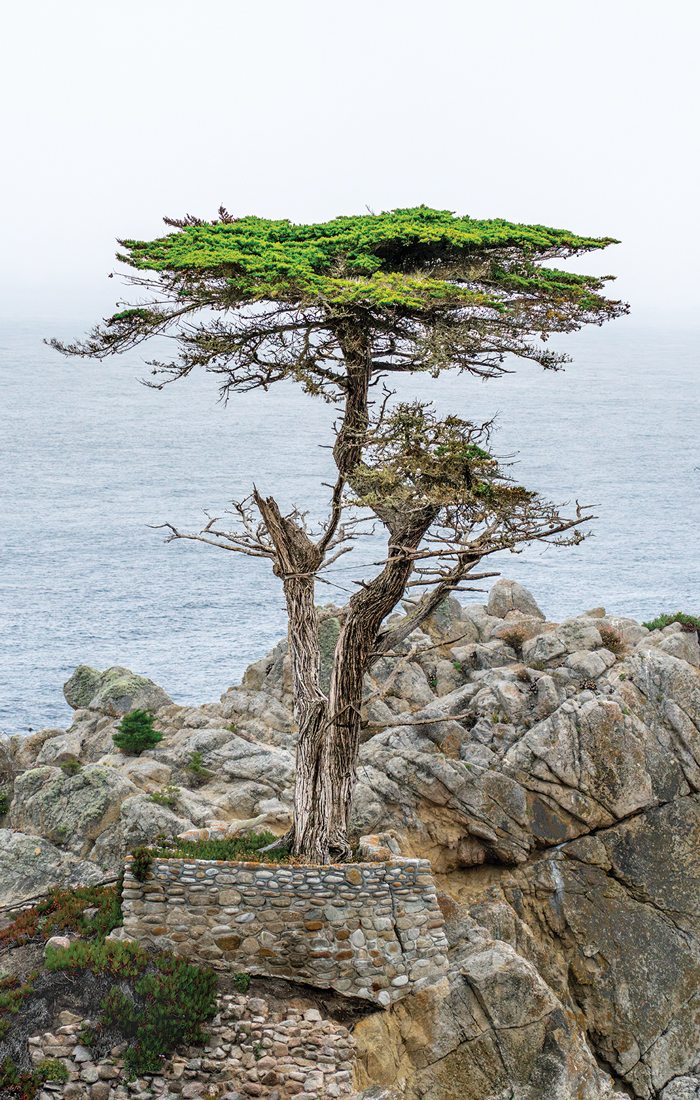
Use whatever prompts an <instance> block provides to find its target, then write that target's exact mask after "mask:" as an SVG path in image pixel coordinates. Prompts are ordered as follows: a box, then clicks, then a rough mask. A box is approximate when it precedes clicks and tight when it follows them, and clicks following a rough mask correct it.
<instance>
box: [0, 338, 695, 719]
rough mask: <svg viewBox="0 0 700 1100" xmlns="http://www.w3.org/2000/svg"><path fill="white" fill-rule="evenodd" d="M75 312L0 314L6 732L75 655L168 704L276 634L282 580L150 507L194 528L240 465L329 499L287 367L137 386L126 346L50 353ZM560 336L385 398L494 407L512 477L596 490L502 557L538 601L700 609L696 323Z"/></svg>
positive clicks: (303, 496) (488, 411)
mask: <svg viewBox="0 0 700 1100" xmlns="http://www.w3.org/2000/svg"><path fill="white" fill-rule="evenodd" d="M90 320H91V318H85V319H83V320H81V319H77V320H75V321H73V322H71V323H68V322H66V321H65V320H62V321H61V322H60V323H57V322H55V321H54V322H52V321H50V320H39V321H35V322H31V323H30V322H23V323H18V322H10V321H5V322H3V323H2V324H1V325H0V393H1V397H2V416H1V417H0V517H1V522H0V730H2V731H4V732H15V731H26V730H28V729H39V728H42V727H45V726H49V725H64V724H66V723H67V721H68V720H69V714H70V712H69V710H68V708H67V706H66V704H65V702H64V700H63V696H62V690H61V688H62V684H63V682H64V681H65V680H66V679H67V677H68V676H69V675H70V673H71V671H72V670H73V668H74V667H75V666H76V665H77V664H80V663H82V662H86V663H88V664H91V665H94V666H97V667H102V668H103V667H107V666H108V665H112V664H122V665H126V666H128V667H130V668H132V669H134V670H135V671H138V672H141V673H145V674H147V675H148V676H151V677H152V678H153V679H154V680H156V681H157V682H158V683H159V684H161V685H162V686H163V687H164V688H165V689H166V690H167V691H168V692H169V693H170V694H171V695H172V697H173V698H174V699H175V700H177V701H179V702H187V703H197V702H204V701H206V700H210V699H214V698H218V696H219V695H220V694H221V692H222V691H224V690H225V689H226V687H227V686H229V685H230V684H232V683H234V682H236V680H237V679H238V678H239V677H240V675H241V673H242V671H243V670H244V669H245V667H246V666H247V665H248V664H249V663H250V662H251V661H253V660H256V659H257V658H259V657H260V656H262V655H263V654H264V653H265V652H266V651H267V650H268V649H269V648H270V647H271V645H272V644H274V642H275V641H276V640H277V639H278V638H279V637H280V636H281V635H282V634H283V632H284V629H285V616H284V606H283V600H282V597H281V591H280V586H279V584H278V582H277V581H276V579H275V578H274V577H273V576H272V574H271V572H270V570H269V567H268V564H267V563H266V562H261V561H258V560H255V559H251V558H242V557H239V556H238V555H234V554H231V553H224V552H223V551H220V550H215V549H213V548H209V547H206V546H201V545H198V544H196V543H184V542H178V543H174V544H170V545H166V544H164V542H163V533H162V532H160V531H156V530H153V529H151V527H149V525H150V524H157V523H161V522H163V521H164V520H170V521H173V522H175V523H177V525H178V526H180V527H182V528H184V529H188V528H189V529H193V528H196V527H197V526H198V525H199V523H200V521H201V519H202V510H203V509H204V508H209V509H211V510H212V511H213V512H214V513H215V514H218V513H219V512H220V511H221V510H222V509H224V508H225V507H226V505H227V502H228V501H230V500H231V499H233V498H236V497H241V496H245V495H246V494H247V492H248V491H249V490H250V487H251V485H252V483H253V482H255V483H256V484H257V486H258V487H259V488H260V489H261V490H263V491H265V492H270V493H274V494H275V495H277V496H278V498H279V499H280V500H281V501H282V502H283V503H284V504H287V505H291V504H292V503H297V504H298V505H300V506H303V507H306V508H308V509H309V510H310V512H311V514H312V515H314V514H317V513H318V512H319V510H320V509H321V508H322V506H323V502H324V501H325V499H326V498H327V496H328V489H327V488H325V487H324V485H323V482H324V481H326V482H327V481H329V480H330V478H331V472H332V471H331V464H330V454H329V451H328V449H327V447H328V443H329V441H330V438H331V437H330V427H331V424H332V420H333V410H332V409H331V408H329V407H328V406H326V405H324V404H322V403H320V402H317V401H314V400H312V399H310V398H308V397H304V395H302V394H300V393H299V392H298V391H297V390H296V389H295V388H294V387H293V386H291V385H289V386H287V385H283V386H280V387H278V388H277V389H276V390H273V391H272V392H270V393H269V394H263V393H253V394H248V395H243V396H241V397H240V398H236V399H235V400H234V401H232V402H230V403H229V405H228V406H226V407H224V406H222V405H221V404H219V403H217V391H216V386H215V384H214V380H213V379H210V378H206V377H205V376H201V375H200V376H195V377H192V378H190V379H188V380H187V381H185V382H180V383H176V384H174V385H172V386H170V387H168V388H166V390H164V391H162V392H156V391H151V390H148V389H146V388H144V387H143V386H141V385H139V384H138V378H139V377H143V376H144V375H145V374H147V370H146V368H144V366H143V365H142V360H141V356H140V355H132V356H130V357H123V358H121V359H117V360H115V361H114V362H112V363H109V364H106V363H103V364H95V363H86V362H82V361H67V360H65V359H63V358H62V357H61V356H59V355H57V354H56V353H55V352H53V351H51V350H50V349H49V348H47V347H46V346H45V345H44V344H43V343H42V338H43V337H44V336H46V335H58V336H63V337H67V336H73V335H76V334H79V333H81V332H82V331H84V329H85V327H86V326H87V324H88V323H89V322H90ZM565 346H566V347H567V349H568V350H569V351H570V352H571V353H572V354H573V355H574V357H575V362H574V363H573V364H572V365H571V366H569V367H568V368H567V370H566V371H565V372H563V373H558V374H552V373H543V372H542V371H541V370H540V369H539V368H536V367H534V366H529V365H524V366H521V367H518V369H517V370H516V372H515V373H514V374H512V375H510V376H508V377H505V378H503V379H501V380H500V381H497V382H489V383H483V382H480V381H477V380H475V379H471V378H469V377H466V376H461V377H460V376H458V375H449V374H448V375H444V376H443V377H442V378H441V379H439V380H438V381H434V380H432V379H429V378H423V377H421V378H418V379H414V380H407V381H406V382H405V383H404V384H403V385H402V388H401V395H402V396H404V397H409V396H417V397H419V398H420V399H423V400H425V399H433V400H435V402H436V405H437V407H438V408H439V409H440V410H441V411H443V412H446V411H453V412H455V413H457V414H459V415H461V416H464V417H467V418H471V419H473V420H485V419H488V418H490V417H491V416H493V415H494V414H495V413H497V414H498V425H499V427H498V434H497V438H496V444H497V449H498V451H499V452H500V453H501V454H503V455H506V454H514V455H516V458H517V462H518V477H519V478H520V479H521V480H522V481H523V482H524V483H525V484H527V485H529V486H531V487H533V488H537V489H539V490H540V491H542V492H544V493H546V494H547V495H548V496H549V497H550V498H552V499H555V500H557V501H567V500H568V501H570V500H573V499H575V498H578V499H580V500H581V501H582V502H584V503H587V504H588V503H590V504H593V505H595V508H594V511H595V513H596V515H597V516H598V519H597V520H596V521H595V523H594V524H593V526H592V534H593V537H591V538H590V539H587V540H586V541H585V542H584V543H583V544H582V545H581V546H579V547H576V548H573V549H562V550H557V549H551V548H550V549H544V548H542V547H535V548H532V549H530V550H528V551H526V552H524V553H522V554H519V555H504V556H502V558H501V560H500V562H499V566H500V568H501V569H502V571H503V574H504V575H506V576H511V577H514V578H516V579H517V580H519V581H521V582H522V583H523V584H525V585H527V586H528V587H530V588H531V589H532V590H533V592H534V593H535V595H536V597H537V599H538V601H539V603H540V605H541V607H542V608H543V610H544V611H546V613H547V614H548V615H549V616H550V617H552V618H563V617H565V616H567V615H571V614H575V613H578V612H581V611H583V610H585V609H586V608H588V607H591V606H594V605H599V604H603V605H605V606H606V607H607V608H608V609H609V610H611V611H615V612H617V613H620V614H629V615H633V616H635V617H637V618H640V619H644V618H648V617H650V616H654V615H656V614H657V613H658V612H660V611H675V610H678V609H682V610H687V611H690V612H694V613H699V612H700V554H699V553H698V549H697V542H698V535H699V533H700V448H699V446H698V439H699V432H700V369H699V358H700V356H699V351H700V334H699V333H698V331H697V330H695V331H679V329H678V328H677V326H674V325H673V326H672V325H670V324H669V327H668V328H667V329H666V328H664V327H657V328H655V329H651V328H645V327H643V326H641V325H639V324H637V323H635V321H634V318H629V319H625V320H622V321H619V322H616V323H614V324H611V325H608V326H606V327H603V328H602V329H600V330H598V329H595V330H593V331H590V332H585V333H580V334H576V335H575V336H573V337H570V338H568V339H567V340H566V342H565ZM378 553H381V547H379V546H378V545H377V544H376V543H375V544H373V545H368V546H365V547H364V550H363V552H362V554H360V555H359V557H360V559H362V557H363V555H364V560H365V561H367V560H370V561H371V560H372V558H373V557H376V556H377V554H378ZM358 575H359V569H358V567H355V566H354V565H352V564H351V561H350V558H349V556H348V557H346V558H343V559H341V561H340V562H338V565H337V568H336V570H335V571H334V572H333V573H329V574H328V579H329V580H331V579H332V580H333V584H334V586H337V587H330V586H326V587H322V590H321V597H322V598H325V599H332V600H334V601H335V602H344V601H345V600H346V599H347V598H348V595H349V594H350V592H352V590H353V587H352V579H353V578H354V577H356V576H358ZM465 598H471V599H484V597H479V596H472V597H465Z"/></svg>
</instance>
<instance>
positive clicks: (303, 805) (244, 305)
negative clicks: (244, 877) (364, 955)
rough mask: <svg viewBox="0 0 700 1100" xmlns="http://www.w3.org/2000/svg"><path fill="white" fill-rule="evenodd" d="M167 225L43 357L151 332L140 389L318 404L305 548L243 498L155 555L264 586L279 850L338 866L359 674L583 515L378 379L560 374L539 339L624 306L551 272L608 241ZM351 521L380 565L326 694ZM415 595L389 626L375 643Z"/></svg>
mask: <svg viewBox="0 0 700 1100" xmlns="http://www.w3.org/2000/svg"><path fill="white" fill-rule="evenodd" d="M166 224H167V225H169V226H170V228H171V229H172V230H173V231H172V232H169V233H168V234H167V235H166V236H164V237H161V238H158V239H157V240H153V241H134V240H125V241H121V242H120V245H121V247H122V249H123V251H122V252H121V254H118V258H119V259H120V260H121V261H123V262H124V263H126V264H128V265H129V267H130V268H132V270H133V272H134V273H133V274H130V275H129V276H127V278H126V281H127V283H128V284H129V285H130V286H132V287H133V288H134V289H135V290H136V291H139V292H141V293H142V294H143V293H145V296H144V298H143V300H142V301H141V302H140V303H136V304H131V305H128V306H125V307H124V308H123V309H120V311H119V312H117V313H115V314H114V315H113V316H112V317H110V318H109V319H108V320H107V321H105V322H104V323H103V324H102V325H100V326H98V327H97V328H95V329H94V330H93V331H92V332H91V333H90V334H89V335H88V336H87V337H86V338H85V340H84V341H82V342H79V343H76V344H69V345H66V344H62V343H60V342H58V341H51V343H52V344H53V346H54V347H56V348H57V349H59V350H60V351H62V352H64V353H66V354H69V355H82V356H89V357H94V358H98V359H102V358H105V357H106V356H109V355H112V354H114V353H116V352H123V351H126V350H128V349H131V348H134V347H136V346H138V345H140V344H142V343H144V342H145V341H148V340H149V339H150V338H151V337H154V336H161V335H164V334H167V335H169V336H171V337H172V338H174V341H175V346H176V348H177V351H176V354H175V356H174V357H173V358H172V359H171V360H169V361H166V362H162V361H152V362H151V364H150V365H151V366H152V369H153V373H154V375H155V379H156V380H155V381H154V382H152V383H150V384H151V385H154V386H156V387H157V388H161V387H162V386H164V385H165V384H167V383H168V382H170V381H173V380H175V379H178V378H183V377H185V376H187V375H188V374H189V373H190V372H191V371H192V370H194V369H195V368H198V367H201V368H203V369H204V370H206V371H209V372H211V373H214V374H216V375H218V376H219V377H220V379H221V392H222V394H223V396H224V397H229V396H230V395H231V394H232V393H236V392H242V391H246V390H251V389H256V388H263V389H267V388H268V387H269V386H271V385H273V384H274V383H275V382H278V381H281V380H284V379H290V378H291V379H294V380H295V381H296V382H298V383H299V385H301V386H302V388H303V389H304V390H305V391H306V392H307V393H310V394H314V395H317V396H319V397H321V398H324V399H326V400H328V401H330V402H334V403H336V404H337V405H338V406H339V418H338V421H337V423H336V428H335V440H334V446H333V458H334V461H335V466H336V470H337V478H336V481H335V485H334V487H333V490H332V494H331V499H330V503H329V509H328V514H327V518H326V520H325V521H324V522H323V523H322V524H321V525H320V527H319V528H318V530H312V529H310V527H309V526H308V524H307V523H306V521H305V519H304V516H303V515H302V513H301V512H299V511H297V510H294V511H292V512H291V513H289V514H287V515H283V514H282V512H281V510H280V508H279V507H278V505H277V503H276V501H275V500H274V498H273V497H271V496H263V495H261V494H260V493H258V491H257V489H256V490H254V491H253V493H252V495H251V496H250V497H249V498H247V499H246V500H244V501H241V502H238V503H235V504H234V508H233V513H232V514H233V515H234V516H235V519H236V522H235V524H234V525H233V527H232V529H227V526H222V524H221V522H220V520H219V519H210V520H209V522H208V523H207V524H206V526H205V527H204V529H203V530H202V531H200V532H198V533H188V532H182V531H179V530H178V529H177V528H176V527H175V526H173V525H171V524H167V525H166V526H167V527H168V529H169V539H179V538H188V539H196V540H199V541H201V542H205V543H208V544H211V545H215V546H220V547H223V548H225V549H227V550H233V551H237V552H240V553H242V554H248V555H252V556H254V557H263V558H267V559H269V560H270V562H271V563H272V569H273V572H274V573H275V575H276V576H277V577H279V578H280V580H281V582H282V585H283V588H284V594H285V598H286V606H287V613H288V619H289V647H290V654H291V661H292V674H293V685H294V701H295V709H296V718H297V721H298V726H299V735H298V744H297V777H296V791H295V808H294V809H295V812H294V822H293V826H292V829H291V831H290V833H289V834H288V836H287V837H286V841H287V843H289V844H290V845H291V847H292V849H293V851H294V852H295V853H296V854H298V855H300V856H302V857H305V858H307V859H309V860H314V861H318V862H326V861H327V860H329V859H330V858H342V857H343V856H345V855H346V854H347V851H348V823H349V815H350V809H351V804H352V793H353V787H354V783H355V766H356V760H357V754H358V748H359V735H360V709H361V702H362V683H363V677H364V675H365V673H366V672H367V671H368V670H369V669H370V667H371V665H372V663H373V662H374V661H376V660H377V659H378V658H379V657H380V656H382V655H389V654H391V653H393V652H394V650H395V647H396V646H399V645H400V644H401V643H402V642H403V641H404V640H405V639H406V637H407V636H408V635H409V634H410V633H411V631H412V630H414V629H415V628H417V627H418V626H420V624H421V622H423V620H424V619H425V618H426V616H428V615H429V614H430V613H431V611H433V610H434V609H435V608H436V607H437V606H438V605H439V604H440V602H441V601H442V600H444V599H445V597H446V596H447V595H449V594H450V593H451V592H454V591H456V590H458V589H459V588H460V585H461V584H462V582H463V581H465V579H467V578H468V579H470V580H473V579H476V578H477V577H483V576H485V575H488V576H492V575H494V574H493V573H489V574H483V573H482V574H476V573H474V569H475V567H476V566H477V565H478V563H479V562H480V561H482V560H483V559H484V558H485V557H488V556H489V555H491V554H493V553H495V552H496V551H499V550H503V549H514V548H516V547H518V546H520V545H522V544H524V543H527V542H530V541H533V540H538V541H542V542H550V543H551V542H559V543H566V544H571V543H575V542H578V541H580V539H581V538H582V537H583V535H582V532H581V530H580V527H581V524H582V523H584V522H585V521H586V520H587V519H589V518H590V516H588V515H586V514H585V513H584V512H583V510H582V509H581V508H580V507H578V506H577V507H576V510H575V512H574V514H572V515H563V514H561V512H560V511H559V510H558V508H556V507H555V506H554V505H552V504H550V503H548V502H547V501H545V500H543V499H541V497H540V496H539V495H538V494H536V493H534V492H531V491H529V490H527V489H525V488H523V487H522V486H519V485H517V484H515V483H514V482H513V481H512V480H511V479H510V478H509V477H508V475H507V472H506V471H505V470H504V469H503V468H502V466H501V465H500V464H499V462H498V460H497V458H496V457H495V456H494V455H493V454H492V453H491V450H490V448H489V440H490V425H488V424H486V425H476V424H473V423H470V422H468V421H464V420H461V419H459V418H458V417H455V416H449V417H446V418H445V419H440V418H439V417H438V416H437V415H436V414H435V412H434V411H433V409H432V407H431V406H429V405H425V404H419V403H413V404H410V403H396V402H394V401H393V400H392V399H393V396H394V395H393V393H392V391H391V390H390V389H388V388H387V386H386V379H387V378H392V377H393V376H394V375H396V374H407V373H411V372H414V371H415V372H426V373H429V374H430V375H432V376H433V377H435V378H437V377H438V376H439V374H440V373H441V371H443V370H447V369H454V370H458V371H461V372H465V373H468V374H471V375H476V376H479V377H481V378H494V377H496V376H498V375H500V374H501V373H503V372H504V371H506V369H507V368H506V362H507V357H509V356H515V357H517V358H519V359H524V360H531V361H533V362H534V363H538V364H540V365H541V366H542V367H544V368H547V369H556V368H558V367H560V366H561V365H562V363H563V362H565V361H566V360H567V356H565V355H563V354H561V353H559V352H555V351H552V350H550V349H549V348H548V347H547V345H546V341H547V338H548V336H549V335H550V334H553V333H565V332H572V331H574V330H577V329H579V328H581V327H582V326H583V325H584V324H587V323H593V324H602V322H603V321H605V320H607V319H609V318H613V317H617V316H619V315H620V314H622V313H624V312H626V309H627V307H626V306H625V305H624V304H623V303H621V302H619V301H613V300H610V299H608V298H606V297H605V296H604V295H603V293H602V291H603V289H604V284H605V282H606V280H607V278H610V277H609V276H608V277H605V278H598V277H594V276H590V275H581V274H573V273H571V272H568V271H562V270H560V269H559V268H557V267H554V266H550V264H551V261H556V260H561V259H566V258H568V257H571V256H576V255H579V254H582V253H585V252H589V251H593V250H597V249H601V248H604V247H606V246H607V245H609V244H613V243H616V242H615V241H613V239H612V238H608V237H605V238H592V237H579V236H576V235H575V234H574V233H571V232H568V231H567V230H560V229H549V228H547V227H545V226H540V225H517V224H512V223H510V222H506V221H503V220H501V219H494V220H489V221H478V220H474V219H471V218H469V217H455V216H454V215H453V214H452V213H450V212H449V211H441V210H432V209H429V208H427V207H424V206H420V207H417V208H415V209H407V210H394V211H391V212H388V213H384V214H365V215H361V216H359V217H341V218H336V219H334V220H333V221H330V222H327V223H324V224H319V225H294V224H291V223H290V222H288V221H269V220H266V219H263V218H256V217H244V218H239V219H236V218H232V217H231V216H230V215H229V214H228V213H227V212H226V210H224V209H223V208H221V209H220V210H219V217H218V219H217V220H216V221H213V222H203V221H200V220H199V219H197V218H193V217H191V216H187V217H186V218H184V219H182V220H178V221H176V220H172V219H166ZM380 380H382V381H383V382H384V387H383V393H382V395H381V396H380V397H379V398H376V397H373V396H372V395H373V394H377V392H378V391H379V386H377V383H378V382H379V381H380ZM348 509H350V511H348ZM362 515H365V516H367V515H369V516H371V517H372V518H373V520H374V522H375V523H376V522H377V521H379V523H380V525H381V526H382V527H383V528H384V530H385V532H386V543H387V545H386V553H385V555H384V559H383V561H381V562H380V563H379V564H378V572H377V573H376V575H375V576H374V577H373V578H372V579H370V580H363V581H360V582H358V588H357V592H356V593H355V594H354V595H353V596H352V597H351V599H350V600H349V602H348V604H347V606H346V607H345V608H344V609H343V612H342V614H341V628H340V634H339V637H338V641H337V644H336V647H335V652H334V657H333V667H332V671H331V677H330V687H329V689H328V691H327V692H325V691H324V690H322V687H321V681H320V651H319V619H318V614H317V610H316V600H315V592H316V584H317V579H318V578H322V574H323V571H324V570H325V569H327V568H328V566H329V565H330V564H331V563H332V562H333V561H335V560H336V559H337V558H338V557H339V555H341V554H344V553H346V552H347V551H348V549H349V545H348V540H349V539H351V538H353V537H357V536H358V535H359V533H360V530H361V529H360V528H359V527H358V523H359V522H360V520H359V519H358V516H359V517H361V516H362ZM415 589H418V590H419V594H418V598H415V599H414V600H413V601H412V602H411V609H410V611H409V612H408V614H407V615H406V616H404V617H403V618H402V619H401V620H399V621H398V622H392V623H391V624H387V623H386V619H387V617H388V616H389V614H390V613H391V612H392V611H393V610H394V608H395V607H396V606H397V604H398V603H399V601H400V600H401V599H402V598H403V597H405V596H407V594H409V593H413V592H414V590H415Z"/></svg>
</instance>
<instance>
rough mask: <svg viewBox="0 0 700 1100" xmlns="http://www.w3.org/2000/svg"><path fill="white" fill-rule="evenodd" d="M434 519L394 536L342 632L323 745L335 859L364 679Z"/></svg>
mask: <svg viewBox="0 0 700 1100" xmlns="http://www.w3.org/2000/svg"><path fill="white" fill-rule="evenodd" d="M433 517H434V513H433V511H432V510H425V511H423V512H422V513H417V514H416V515H414V516H413V517H412V518H411V520H410V522H409V523H406V524H403V525H402V526H401V527H400V528H399V529H397V530H395V531H394V532H393V537H392V538H391V540H390V543H389V554H388V561H387V564H386V565H385V567H384V569H383V570H382V572H381V573H380V574H379V575H378V576H376V577H375V578H374V579H373V580H372V581H370V582H369V583H368V584H366V585H364V586H363V588H362V589H361V591H360V592H358V593H356V595H354V596H353V597H352V599H351V600H350V603H349V605H348V611H347V615H346V616H345V619H344V621H343V623H342V626H341V628H340V635H339V637H338V642H337V644H336V648H335V654H334V660H333V670H332V673H331V684H330V692H329V701H328V711H329V715H328V723H329V726H330V729H329V731H328V736H327V737H326V738H325V739H324V744H323V772H324V775H325V777H326V785H327V788H328V790H329V791H330V792H332V800H331V819H330V827H329V832H328V843H329V848H330V852H331V854H333V855H335V856H336V857H341V858H342V857H345V856H347V854H348V853H349V851H350V849H349V846H348V835H349V828H350V813H351V810H352V798H353V792H354V789H355V782H356V778H357V776H356V768H357V757H358V753H359V748H360V721H361V711H362V689H363V681H364V676H365V673H366V672H367V670H368V669H369V667H370V665H371V663H372V657H373V652H374V648H375V645H376V641H377V638H378V636H379V631H380V629H381V625H382V622H383V621H384V619H385V618H386V617H387V615H389V614H390V613H391V612H392V611H393V610H394V608H395V607H396V605H397V604H398V602H399V600H400V599H401V597H402V596H403V594H404V591H405V589H406V582H407V581H408V578H409V576H410V574H411V571H412V569H413V560H412V557H411V552H412V550H414V549H415V548H416V547H417V546H418V545H419V543H420V541H421V539H422V538H423V535H424V534H425V531H426V530H427V528H428V527H429V526H430V523H431V522H432V519H433Z"/></svg>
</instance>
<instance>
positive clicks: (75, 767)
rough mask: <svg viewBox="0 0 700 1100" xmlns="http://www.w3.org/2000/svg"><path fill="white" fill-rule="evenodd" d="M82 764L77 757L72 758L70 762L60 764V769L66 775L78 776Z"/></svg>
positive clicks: (65, 761)
mask: <svg viewBox="0 0 700 1100" xmlns="http://www.w3.org/2000/svg"><path fill="white" fill-rule="evenodd" d="M82 766H83V765H82V764H81V763H80V761H79V760H78V758H77V757H75V756H74V757H71V759H70V760H63V761H61V763H60V764H59V767H60V769H61V771H62V772H63V774H64V775H68V776H71V775H77V774H78V772H79V771H80V770H81V768H82Z"/></svg>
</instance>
